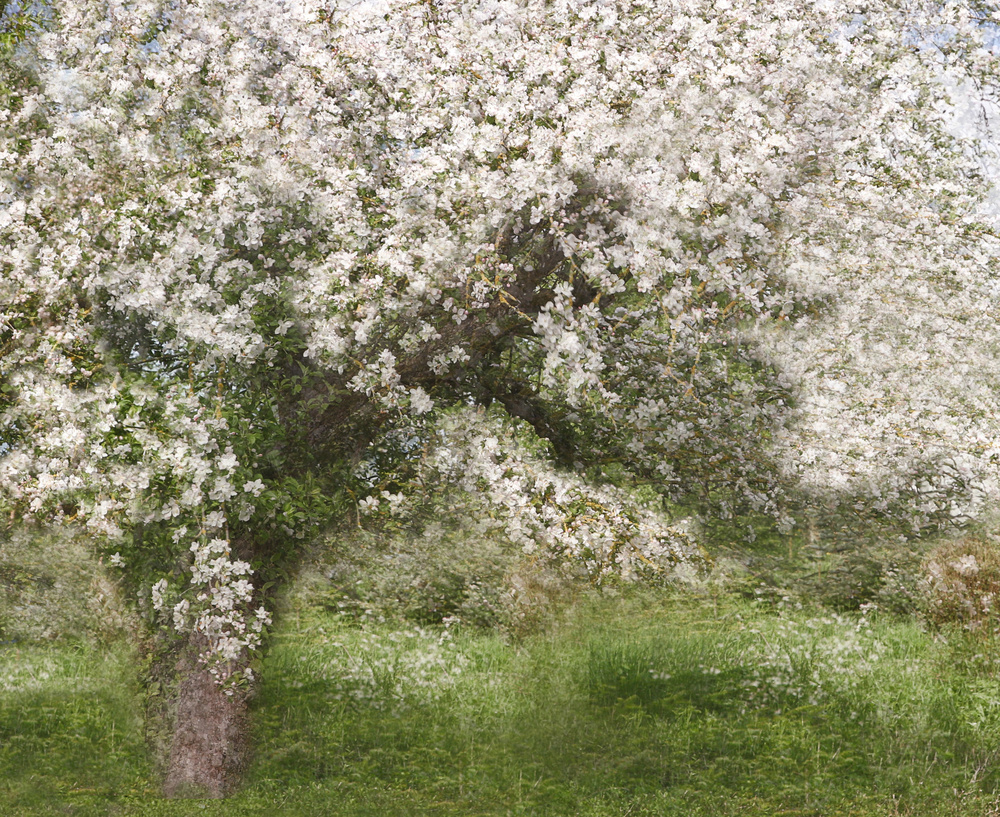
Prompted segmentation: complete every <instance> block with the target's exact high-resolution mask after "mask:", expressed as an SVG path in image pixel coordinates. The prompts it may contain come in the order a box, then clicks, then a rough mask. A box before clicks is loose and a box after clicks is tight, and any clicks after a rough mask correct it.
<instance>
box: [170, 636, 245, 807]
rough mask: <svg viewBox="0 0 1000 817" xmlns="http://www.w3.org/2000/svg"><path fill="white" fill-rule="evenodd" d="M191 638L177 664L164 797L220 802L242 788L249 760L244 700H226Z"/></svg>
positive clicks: (240, 694) (237, 696)
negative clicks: (222, 798) (240, 785)
mask: <svg viewBox="0 0 1000 817" xmlns="http://www.w3.org/2000/svg"><path fill="white" fill-rule="evenodd" d="M198 640H199V637H196V636H192V638H191V640H190V641H189V643H188V644H187V647H186V648H185V649H184V651H183V652H182V653H181V656H180V658H179V659H178V661H177V664H176V672H177V687H176V696H177V697H176V704H175V705H176V709H175V712H174V714H173V730H172V731H173V735H172V738H171V741H170V750H169V758H168V760H167V766H166V777H165V780H164V784H163V793H164V794H165V795H166V796H167V797H206V798H209V797H210V798H220V797H226V796H227V795H229V794H231V793H232V792H233V791H234V790H235V789H236V788H237V787H238V786H239V784H240V781H241V779H242V777H243V773H244V772H245V771H246V768H247V765H248V762H249V757H250V749H251V742H250V719H249V714H248V712H247V694H246V693H245V692H244V691H243V690H241V689H236V690H233V691H232V692H233V694H232V695H227V694H226V692H225V690H224V689H223V688H222V687H221V686H219V684H218V683H216V680H215V678H214V677H213V676H212V674H211V673H210V672H209V671H208V669H207V668H206V667H205V665H204V664H202V663H200V662H199V661H198V654H199V652H200V649H199V648H200V646H202V645H199V643H198Z"/></svg>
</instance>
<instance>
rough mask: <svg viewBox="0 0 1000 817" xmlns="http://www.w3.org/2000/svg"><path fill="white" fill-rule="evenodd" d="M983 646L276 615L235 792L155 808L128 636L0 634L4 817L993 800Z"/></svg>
mask: <svg viewBox="0 0 1000 817" xmlns="http://www.w3.org/2000/svg"><path fill="white" fill-rule="evenodd" d="M994 655H996V645H994V644H993V643H992V642H991V641H990V640H989V639H987V638H985V637H983V636H981V635H972V634H969V633H967V632H965V631H962V630H958V629H956V630H953V631H950V632H932V631H930V630H929V629H928V628H927V627H926V626H925V625H924V624H922V623H921V622H920V621H919V620H917V619H916V618H913V617H897V616H892V615H888V614H880V613H878V612H877V611H876V610H873V609H871V608H869V609H867V610H865V611H864V612H856V613H851V614H848V613H838V612H833V611H831V610H829V609H827V608H823V607H821V606H815V607H808V606H803V605H802V604H801V603H800V602H799V603H796V602H792V601H789V600H785V601H781V600H778V601H777V602H775V601H774V600H773V599H772V600H755V599H753V598H745V597H742V596H740V595H739V594H736V593H731V592H729V593H727V592H712V593H707V592H695V591H692V590H690V589H688V590H683V589H660V590H649V589H646V590H639V589H631V590H630V589H627V588H625V589H622V590H612V591H606V592H603V593H582V594H580V595H579V596H578V597H577V598H576V599H575V600H574V601H573V602H572V603H570V604H566V605H564V606H563V607H562V608H561V609H560V610H559V611H558V612H556V613H554V614H553V615H552V617H551V618H550V619H549V620H548V621H547V622H546V623H545V625H544V626H539V627H538V628H536V629H535V630H534V631H533V632H530V633H527V634H524V635H522V636H520V637H517V638H512V637H510V636H509V635H507V636H505V635H501V634H500V633H498V632H496V631H491V630H486V629H477V628H471V627H463V626H461V625H451V626H418V625H415V624H413V623H407V622H405V621H402V620H387V621H385V622H378V621H373V620H360V619H358V618H357V617H354V616H349V615H345V614H343V613H341V612H337V611H336V610H332V609H329V606H325V605H323V604H310V603H302V604H299V605H297V606H296V607H295V609H290V610H289V611H288V612H287V613H286V615H285V616H284V617H283V618H282V620H281V622H280V625H279V626H278V627H277V629H276V632H275V633H274V636H273V639H272V642H271V646H270V650H269V652H268V655H267V658H266V659H265V663H264V667H263V670H264V675H263V677H264V682H263V686H262V689H261V692H260V694H259V696H258V698H257V699H256V700H255V703H254V718H255V725H256V726H255V728H256V733H257V752H256V757H255V761H254V764H253V768H252V770H251V772H250V775H249V779H248V781H247V785H246V787H245V788H244V790H243V791H242V792H241V793H240V794H239V795H238V796H236V797H234V798H231V799H230V800H227V801H173V802H171V801H166V800H163V799H160V798H159V796H158V794H157V781H156V777H155V772H154V769H153V766H152V764H151V762H150V758H149V754H148V751H147V749H146V742H145V737H144V735H143V725H142V724H143V720H142V717H141V711H142V694H141V690H140V688H139V686H138V684H137V682H136V677H135V676H136V671H135V666H136V660H137V659H136V656H135V655H133V654H132V648H131V647H130V646H129V644H128V643H127V642H126V641H124V640H119V641H112V642H110V643H105V644H103V645H100V644H98V643H97V642H94V641H90V642H88V641H79V640H78V641H76V642H73V641H69V640H64V641H60V640H55V641H52V642H48V643H45V642H41V641H36V642H21V641H18V642H16V643H7V644H4V645H3V646H2V647H0V814H3V815H11V817H22V816H23V817H36V816H37V817H41V815H79V816H80V817H83V816H84V815H87V816H89V815H94V817H96V816H97V815H102V817H103V815H135V816H136V817H140V816H141V817H166V815H178V817H179V816H180V815H191V814H205V815H227V817H228V815H275V814H280V815H345V816H346V815H359V816H360V815H470V816H471V815H483V816H484V817H485V816H486V815H491V816H492V815H497V816H498V817H499V816H500V815H581V816H582V815H587V817H610V816H611V815H616V816H617V817H623V816H624V815H629V817H639V816H640V815H650V816H652V815H657V816H665V815H706V816H707V815H713V817H716V816H718V815H761V817H763V815H769V816H771V815H800V816H801V817H806V816H807V815H815V817H836V816H839V815H844V817H846V816H847V815H852V816H854V817H862V816H864V817H868V815H872V817H874V815H942V817H944V816H945V815H948V816H950V815H954V816H955V817H958V816H959V815H969V816H970V817H972V815H976V817H983V815H990V814H1000V795H998V790H1000V665H998V664H997V663H996V661H995V660H994V658H993V656H994Z"/></svg>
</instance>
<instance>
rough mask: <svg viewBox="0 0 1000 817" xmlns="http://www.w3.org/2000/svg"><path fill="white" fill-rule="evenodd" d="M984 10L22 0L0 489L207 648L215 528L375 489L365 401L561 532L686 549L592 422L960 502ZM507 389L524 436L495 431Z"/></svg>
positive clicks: (970, 416) (970, 481)
mask: <svg viewBox="0 0 1000 817" xmlns="http://www.w3.org/2000/svg"><path fill="white" fill-rule="evenodd" d="M995 17H996V15H994V18H995ZM988 22H989V20H988V19H986V18H985V17H984V16H983V15H978V16H977V14H976V13H975V11H974V9H970V8H969V7H968V6H967V5H965V4H963V3H949V4H946V5H945V6H944V7H943V8H942V7H940V4H936V3H928V4H926V5H924V4H922V3H919V2H905V1H904V0H876V1H875V2H871V3H866V4H865V5H864V8H863V9H858V10H857V12H856V13H855V12H854V11H847V10H845V6H844V5H843V4H842V3H838V2H828V0H812V2H802V0H794V1H793V0H766V1H765V0H712V2H708V0H648V2H631V1H630V0H551V2H542V0H473V2H466V1H463V2H457V0H422V1H421V2H413V1H412V0H405V1H403V0H386V1H385V2H364V3H360V4H357V5H354V6H350V5H349V4H337V3H327V2H319V1H318V0H315V1H314V0H286V1H285V2H280V1H279V2H276V1H275V0H268V2H261V1H260V0H246V2H241V3H239V4H235V5H233V4H226V3H221V2H213V1H212V0H182V2H174V3H158V2H151V1H150V0H134V2H118V0H111V2H108V0H101V2H96V0H95V1H94V2H90V1H89V0H74V2H54V3H53V4H52V12H51V16H50V17H49V18H48V19H46V20H44V21H42V23H41V24H40V26H41V27H40V29H39V30H38V31H36V32H35V33H34V34H33V35H32V36H30V37H29V38H28V39H27V40H25V41H24V42H23V43H22V44H21V45H20V46H19V47H18V48H17V49H16V50H13V51H11V52H10V53H9V54H8V55H7V57H6V58H5V60H6V61H5V63H4V68H3V71H4V74H3V78H2V81H0V86H2V89H3V93H4V94H5V99H6V104H5V106H4V109H3V110H2V111H0V247H2V248H3V251H2V253H0V383H2V392H0V411H2V414H0V440H2V442H0V497H2V502H3V503H4V509H5V510H6V512H7V513H10V514H11V515H12V516H19V515H20V516H28V517H31V516H37V517H40V518H47V519H51V518H55V519H57V520H59V519H67V518H72V519H75V520H76V521H77V522H78V523H80V524H84V525H86V526H88V528H89V529H91V530H92V531H93V533H94V534H95V536H100V537H103V538H104V539H105V540H106V541H107V542H108V547H109V548H110V549H109V551H108V552H109V553H110V552H115V553H116V554H117V556H116V562H118V563H120V564H122V565H124V567H125V569H126V570H127V569H129V568H130V566H132V567H134V568H135V569H136V570H137V571H141V572H142V575H145V576H147V577H148V579H149V582H148V583H147V597H148V598H149V599H150V604H151V606H152V607H153V608H155V609H157V610H159V611H160V613H161V615H162V616H163V618H164V620H165V621H168V622H171V623H172V624H173V625H176V627H177V628H178V630H180V631H189V630H190V629H191V628H195V630H196V631H197V632H198V633H200V634H201V635H203V636H204V637H205V638H207V641H206V642H204V643H203V646H204V644H207V645H208V646H207V648H206V650H207V651H206V653H205V656H206V660H215V659H212V655H216V657H217V659H218V660H217V665H218V666H219V667H224V668H223V669H221V670H219V671H218V674H219V677H228V675H227V673H228V672H229V669H225V668H227V667H229V668H231V667H238V666H239V661H240V656H241V655H242V653H241V651H242V650H244V649H246V648H252V647H254V646H255V645H256V644H257V642H258V640H259V635H258V634H259V631H260V629H261V628H262V626H264V624H265V623H266V621H267V613H266V611H265V610H263V609H262V608H260V609H257V610H256V612H254V607H255V605H257V604H258V601H257V600H256V597H255V590H254V585H253V584H252V582H253V581H254V578H253V577H254V572H253V571H254V570H255V569H256V570H263V569H264V568H265V567H266V566H268V565H271V564H273V563H274V562H275V560H276V559H277V556H276V554H280V553H285V552H287V547H288V546H287V544H286V542H287V541H294V540H295V538H296V537H301V536H304V535H305V534H306V533H307V532H308V531H309V530H310V529H311V528H310V526H311V525H313V524H315V523H316V522H319V521H322V520H324V519H326V518H328V517H329V516H330V515H331V514H333V513H334V512H335V511H336V510H337V508H338V507H340V506H338V505H337V502H338V501H340V500H335V499H331V498H330V497H331V496H333V495H334V494H335V493H336V490H337V486H338V485H340V486H341V488H343V489H344V491H346V494H345V495H349V496H353V499H354V501H355V502H356V503H358V504H359V505H360V506H362V507H361V509H362V510H365V511H367V512H372V513H374V512H378V511H379V509H380V508H381V509H382V510H387V509H391V506H392V505H393V502H394V501H395V502H396V503H397V504H399V503H404V502H405V501H406V496H407V495H408V492H411V491H412V490H414V489H413V487H412V485H388V484H382V483H380V482H379V477H378V475H377V474H376V475H375V476H372V475H371V474H367V472H365V469H366V468H369V469H370V468H374V467H375V466H374V465H372V463H373V462H375V461H376V460H377V458H374V459H373V458H372V456H370V455H369V454H368V453H366V452H368V451H369V449H370V447H371V446H372V445H374V444H376V443H377V442H378V441H379V440H380V439H383V437H384V435H386V434H390V435H391V434H396V435H397V436H400V437H401V438H406V439H411V440H416V442H414V443H412V444H411V445H409V447H406V446H403V447H397V448H398V450H397V451H396V454H395V456H396V459H395V460H394V463H395V465H394V466H393V467H396V466H399V463H400V462H403V463H404V465H405V463H406V462H410V463H411V466H408V467H409V468H410V471H409V472H410V473H413V474H416V475H417V477H419V475H420V474H424V475H426V474H428V473H431V472H433V474H434V475H435V478H436V479H438V478H440V479H451V480H452V481H453V482H454V484H455V489H456V490H463V491H467V492H472V493H476V494H477V495H478V496H481V497H482V499H483V502H484V503H486V504H485V505H484V507H490V508H493V509H494V510H496V509H502V512H497V513H496V516H497V518H498V519H499V520H501V523H502V524H503V525H505V526H506V534H507V535H509V536H510V537H511V538H512V539H514V540H515V541H518V542H521V541H522V540H523V544H524V546H525V547H528V548H532V547H542V548H545V549H548V550H551V551H552V552H553V553H565V554H569V555H576V556H580V557H581V558H583V559H585V560H589V562H588V567H589V568H590V569H591V570H592V572H594V573H595V574H597V575H599V574H600V573H601V572H602V571H603V570H605V569H606V568H607V566H608V565H613V564H619V565H620V566H622V567H624V568H625V569H626V570H632V569H637V567H639V566H641V565H642V564H645V563H646V561H650V560H652V561H654V562H655V561H656V560H657V559H659V560H660V562H662V563H663V564H668V563H675V562H678V561H684V560H686V559H688V558H691V553H692V551H691V548H690V545H689V543H688V541H687V539H686V535H682V534H681V533H680V532H677V531H673V532H672V531H671V529H668V528H667V527H665V526H662V525H659V523H657V522H656V521H655V520H654V519H652V517H650V516H648V515H644V514H643V513H640V512H639V511H637V510H636V507H635V505H634V502H633V501H632V500H630V499H629V496H628V494H626V493H625V492H622V491H620V490H617V489H612V488H601V487H599V486H598V485H596V483H594V482H593V480H595V479H597V478H598V476H599V475H600V474H601V473H604V472H607V471H608V469H609V468H611V467H612V465H613V466H614V467H616V468H620V469H623V470H622V471H621V473H625V474H629V475H632V476H633V477H635V478H636V479H637V480H639V481H641V482H642V483H644V484H646V485H650V486H653V488H652V489H651V490H655V491H659V492H661V493H662V494H664V495H665V496H667V497H668V498H670V499H672V500H676V501H687V500H698V501H703V502H708V501H711V502H713V503H715V507H716V508H717V509H719V510H720V511H721V512H727V511H728V510H732V509H733V508H735V507H737V506H741V507H748V508H750V509H753V510H756V511H761V512H767V513H771V514H774V515H776V516H777V517H779V518H780V519H781V520H782V521H783V522H784V523H785V524H789V525H790V524H792V523H793V522H794V520H793V519H791V518H790V517H787V516H786V511H785V507H786V505H785V504H784V502H783V498H784V497H786V496H788V495H789V493H790V492H795V491H802V490H807V491H817V492H821V493H823V494H824V495H828V496H832V497H833V498H834V499H836V498H838V497H839V498H841V499H849V500H850V501H851V502H854V503H856V504H858V505H859V507H860V506H864V507H870V508H872V509H874V510H877V511H879V512H882V513H886V514H899V515H901V516H903V517H906V518H909V519H910V520H911V522H912V524H913V525H914V526H916V527H917V528H919V527H921V526H922V525H924V524H926V523H927V522H928V521H930V520H935V519H939V518H941V517H942V516H944V517H948V516H955V517H962V516H964V515H970V514H974V513H976V512H977V508H978V507H979V506H980V505H981V504H982V503H983V502H985V501H994V500H995V499H997V498H998V497H997V494H998V492H1000V486H998V482H997V479H998V471H997V462H998V457H1000V433H998V431H1000V430H998V428H997V424H996V418H997V417H998V416H1000V406H998V405H997V395H998V394H1000V382H998V381H1000V371H998V369H997V363H996V360H997V354H996V352H997V350H996V348H995V347H996V343H995V340H994V338H995V337H996V332H995V326H996V320H997V314H996V301H997V297H996V296H997V286H998V285H997V283H996V280H997V279H996V277H995V275H994V270H995V268H996V262H997V250H998V245H997V241H996V239H995V237H994V236H993V234H992V233H991V232H990V231H989V230H988V229H986V228H985V227H984V226H982V225H980V224H978V223H977V222H976V220H975V213H976V206H977V202H978V201H979V198H980V194H981V192H982V185H981V180H980V179H979V177H978V173H977V167H978V165H977V164H976V160H975V148H974V146H973V145H971V144H969V145H966V144H963V143H961V142H960V141H959V140H957V139H956V138H954V137H953V136H952V135H951V134H950V132H949V125H950V118H951V117H952V113H951V110H952V109H951V106H950V104H949V101H948V93H949V91H948V89H949V88H958V87H962V88H969V87H974V88H979V89H980V90H981V91H982V92H983V93H986V92H987V90H988V88H989V81H990V75H989V72H990V71H991V70H993V69H992V61H993V57H992V55H991V54H990V52H989V51H988V49H987V48H986V47H985V46H984V45H983V44H982V43H981V42H980V40H981V38H982V37H983V36H984V32H988V31H989V27H988V25H987V23H988ZM476 418H479V419H478V420H477V419H476ZM514 421H516V422H517V423H518V424H519V428H520V430H519V432H518V434H520V435H521V436H522V437H524V435H529V436H532V435H533V437H534V438H536V439H535V442H536V443H538V446H539V449H538V450H539V452H540V453H539V455H538V457H536V458H535V460H532V459H531V458H529V457H526V456H522V454H521V453H518V452H517V450H514V449H509V450H508V449H505V450H503V451H499V450H497V449H496V446H498V445H506V443H504V441H505V440H507V439H508V436H505V435H509V434H510V431H509V425H510V423H511V422H514ZM480 422H481V423H482V425H481V426H480V427H478V428H479V430H478V431H477V423H480ZM505 423H506V424H507V430H506V431H504V430H503V429H501V430H500V431H499V432H497V433H495V432H494V430H492V429H494V424H499V426H504V424H505ZM406 429H410V431H409V432H407V431H406ZM408 434H409V435H410V436H409V437H408V436H407V435H408ZM510 439H513V437H510ZM473 441H474V442H473ZM389 447H390V448H391V446H389ZM546 459H547V461H548V462H547V464H545V465H543V464H542V461H543V460H546ZM414 462H415V463H416V464H412V463H414ZM532 463H534V464H532ZM399 467H400V468H402V470H403V471H406V468H403V467H402V466H399ZM616 473H617V472H616ZM366 474H367V475H366ZM588 480H590V482H588ZM383 482H384V480H383ZM350 486H353V487H350ZM358 486H362V487H363V486H368V487H369V488H370V489H371V491H370V495H367V496H363V495H360V494H359V493H358V491H359V488H358ZM348 487H350V490H349V491H347V488H348ZM356 507H357V506H356ZM587 508H589V509H590V510H586V509H587ZM581 509H583V510H581ZM623 543H625V544H623ZM626 544H627V546H625V545H626ZM283 548H284V550H283ZM640 557H641V558H640ZM644 560H645V561H644ZM154 580H155V586H153V587H152V589H151V590H149V589H148V588H149V586H150V585H151V584H153V581H154Z"/></svg>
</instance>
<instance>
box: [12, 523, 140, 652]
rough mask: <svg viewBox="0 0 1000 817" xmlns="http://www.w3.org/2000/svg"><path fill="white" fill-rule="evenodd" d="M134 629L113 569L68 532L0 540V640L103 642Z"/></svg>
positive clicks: (25, 531) (19, 533) (26, 533)
mask: <svg viewBox="0 0 1000 817" xmlns="http://www.w3.org/2000/svg"><path fill="white" fill-rule="evenodd" d="M137 626H138V624H137V622H136V620H135V614H134V613H133V612H131V611H130V610H129V608H128V607H127V605H125V603H124V600H123V599H122V597H121V591H120V587H119V583H118V580H117V576H115V568H107V567H105V566H104V565H102V564H101V560H100V559H99V558H98V557H97V556H95V555H94V553H93V549H92V548H89V547H87V544H86V542H84V541H81V540H80V539H78V538H75V537H74V536H73V535H72V532H67V531H64V532H56V531H48V530H39V529H29V528H21V529H16V530H13V531H10V532H4V533H3V534H2V535H0V640H3V641H39V640H50V639H55V638H74V639H80V638H84V639H97V640H104V639H113V638H115V637H117V636H118V635H120V634H121V633H122V632H123V631H134V630H135V629H136V627H137Z"/></svg>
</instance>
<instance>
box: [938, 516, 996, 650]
mask: <svg viewBox="0 0 1000 817" xmlns="http://www.w3.org/2000/svg"><path fill="white" fill-rule="evenodd" d="M921 590H922V592H923V596H924V610H925V615H926V617H927V619H928V621H929V622H930V623H932V624H933V625H935V626H938V627H941V626H945V625H949V624H952V625H960V626H962V627H964V628H966V629H968V630H973V631H982V632H985V633H995V632H997V630H998V629H1000V540H998V539H997V538H995V537H991V536H985V535H973V536H968V537H965V538H963V539H960V540H958V541H952V542H948V543H946V544H943V545H940V546H939V547H937V548H935V549H934V550H933V551H932V552H931V554H930V556H929V557H928V558H927V560H926V562H925V563H924V577H923V580H922V582H921Z"/></svg>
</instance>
